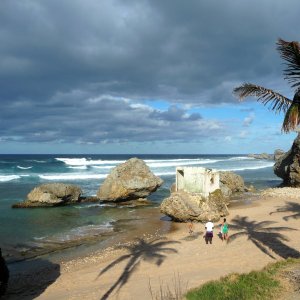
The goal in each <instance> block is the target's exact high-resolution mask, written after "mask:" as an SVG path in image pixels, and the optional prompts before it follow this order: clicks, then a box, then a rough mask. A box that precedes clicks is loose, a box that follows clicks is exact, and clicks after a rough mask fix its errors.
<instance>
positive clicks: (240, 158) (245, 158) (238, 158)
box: [228, 156, 255, 161]
mask: <svg viewBox="0 0 300 300" xmlns="http://www.w3.org/2000/svg"><path fill="white" fill-rule="evenodd" d="M254 159H255V158H253V157H248V156H237V157H231V158H229V159H228V160H233V161H234V160H254Z"/></svg>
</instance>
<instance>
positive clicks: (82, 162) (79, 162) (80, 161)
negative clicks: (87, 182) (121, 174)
mask: <svg viewBox="0 0 300 300" xmlns="http://www.w3.org/2000/svg"><path fill="white" fill-rule="evenodd" d="M55 159H56V160H58V161H62V162H64V163H65V164H66V165H70V166H92V165H107V164H110V165H116V164H120V163H123V162H125V161H124V160H102V159H100V160H92V159H89V160H88V159H86V158H60V157H57V158H55Z"/></svg>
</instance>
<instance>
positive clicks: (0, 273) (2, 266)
mask: <svg viewBox="0 0 300 300" xmlns="http://www.w3.org/2000/svg"><path fill="white" fill-rule="evenodd" d="M8 278H9V271H8V268H7V265H6V262H5V260H4V258H3V257H2V251H1V248H0V297H1V296H3V295H4V294H5V292H6V289H7V283H8Z"/></svg>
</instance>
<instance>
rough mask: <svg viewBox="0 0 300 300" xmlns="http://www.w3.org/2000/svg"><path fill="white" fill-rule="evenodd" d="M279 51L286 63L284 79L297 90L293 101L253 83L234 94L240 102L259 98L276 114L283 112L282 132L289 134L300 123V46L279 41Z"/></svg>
mask: <svg viewBox="0 0 300 300" xmlns="http://www.w3.org/2000/svg"><path fill="white" fill-rule="evenodd" d="M277 50H278V51H279V53H280V56H281V58H282V59H283V60H285V61H286V69H285V70H284V71H283V74H284V79H287V80H288V82H289V83H290V84H291V86H292V88H294V89H295V95H294V98H293V100H290V99H288V98H286V97H284V96H282V95H280V94H279V93H276V92H274V91H273V90H270V89H266V88H264V87H262V86H258V85H255V84H252V83H244V84H242V85H241V86H239V87H236V88H235V89H234V90H233V93H234V95H235V96H236V97H238V98H239V99H240V100H243V99H244V98H245V97H248V96H254V97H257V101H260V102H261V103H263V104H264V105H269V107H270V109H271V110H273V111H275V112H276V113H278V112H281V111H283V112H284V113H285V117H284V120H283V124H282V131H284V132H285V133H288V132H290V131H292V130H295V129H296V127H297V126H298V125H299V123H300V44H299V42H295V41H293V42H286V41H284V40H282V39H278V41H277Z"/></svg>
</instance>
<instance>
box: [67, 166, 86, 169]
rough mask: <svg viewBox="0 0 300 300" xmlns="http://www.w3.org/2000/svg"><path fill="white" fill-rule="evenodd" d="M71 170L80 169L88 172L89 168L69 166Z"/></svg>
mask: <svg viewBox="0 0 300 300" xmlns="http://www.w3.org/2000/svg"><path fill="white" fill-rule="evenodd" d="M68 168H69V169H80V170H86V169H87V166H69V167H68Z"/></svg>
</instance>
